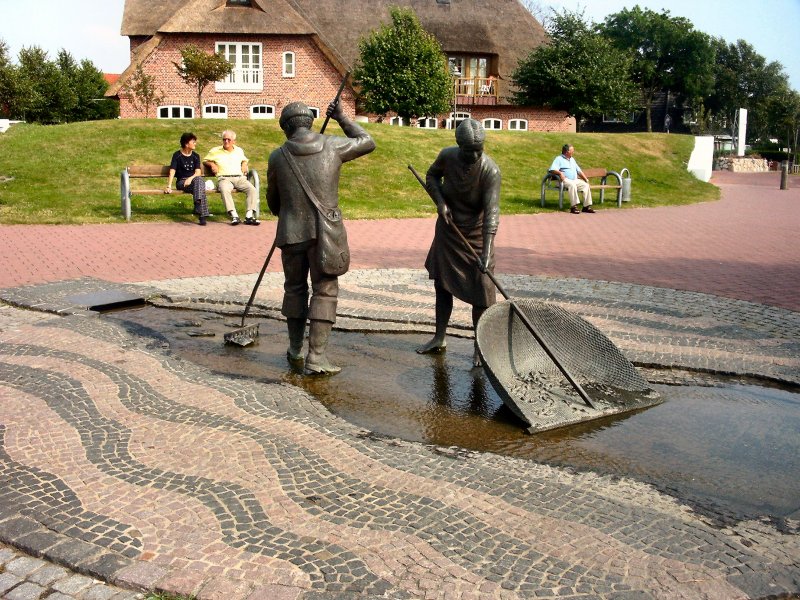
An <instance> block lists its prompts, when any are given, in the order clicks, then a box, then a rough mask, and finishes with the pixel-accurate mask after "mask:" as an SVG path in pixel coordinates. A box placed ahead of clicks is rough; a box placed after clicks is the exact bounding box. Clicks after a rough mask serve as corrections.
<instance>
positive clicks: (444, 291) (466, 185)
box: [417, 119, 500, 367]
mask: <svg viewBox="0 0 800 600" xmlns="http://www.w3.org/2000/svg"><path fill="white" fill-rule="evenodd" d="M485 137H486V133H485V131H484V129H483V126H482V125H481V124H480V123H479V122H478V121H475V120H474V119H466V120H465V121H463V122H462V123H461V124H460V125H459V126H458V129H456V142H457V143H458V146H453V147H450V148H445V149H444V150H442V151H441V152H440V153H439V156H438V157H437V158H436V160H435V161H434V163H433V164H432V165H431V166H430V168H429V169H428V173H427V177H426V178H425V180H426V184H427V188H428V190H430V192H431V196H433V198H434V199H435V200H436V206H437V211H438V214H439V217H438V218H437V220H436V232H435V234H434V238H433V243H432V244H431V249H430V251H429V252H428V258H427V259H426V260H425V268H426V269H427V270H428V275H429V277H430V279H433V280H434V289H435V290H436V332H435V334H434V336H433V338H432V339H431V340H430V341H429V342H428V343H427V344H424V345H423V346H420V347H419V348H417V352H418V353H420V354H429V353H436V352H443V351H444V349H445V347H446V346H447V342H446V341H445V335H446V332H447V324H448V323H449V321H450V315H451V313H452V311H453V296H455V297H456V298H458V299H459V300H462V301H463V302H466V303H467V304H471V305H472V324H473V326H475V325H477V324H478V319H480V317H481V315H482V314H483V311H485V310H486V309H487V308H488V307H489V306H491V305H492V304H494V302H495V287H494V284H493V283H492V280H491V279H490V278H489V277H488V276H487V275H486V274H485V272H486V271H491V272H492V273H493V272H494V236H495V234H496V233H497V226H498V224H499V221H500V169H498V168H497V165H496V164H495V163H494V161H493V160H492V159H491V158H489V157H488V156H487V155H486V154H484V153H483V142H484V139H485ZM452 225H455V226H456V227H457V228H458V230H459V231H460V232H461V233H462V235H463V236H464V237H465V238H466V239H467V241H468V242H469V244H470V246H472V248H473V250H474V251H475V253H476V254H477V255H478V256H480V264H476V262H475V259H474V258H473V256H472V254H471V253H470V251H469V249H467V248H466V247H465V246H464V242H463V241H462V240H461V238H460V237H459V236H458V234H456V233H455V232H454V231H453V226H452ZM472 362H473V365H474V366H476V367H477V366H480V365H481V360H480V355H479V354H478V347H477V343H476V345H475V352H474V355H473V358H472Z"/></svg>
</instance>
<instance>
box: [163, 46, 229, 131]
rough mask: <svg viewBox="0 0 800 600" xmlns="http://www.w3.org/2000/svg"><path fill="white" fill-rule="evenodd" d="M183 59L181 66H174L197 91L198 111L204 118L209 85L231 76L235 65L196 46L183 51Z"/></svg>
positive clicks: (219, 55)
mask: <svg viewBox="0 0 800 600" xmlns="http://www.w3.org/2000/svg"><path fill="white" fill-rule="evenodd" d="M181 59H182V61H181V64H178V63H173V64H174V65H175V68H176V69H178V75H180V77H181V79H183V80H184V81H185V82H186V83H187V84H188V85H190V86H192V87H193V88H194V89H195V90H196V91H197V110H198V114H200V115H201V116H202V112H203V91H204V90H205V89H206V87H207V86H208V84H209V83H214V82H215V81H219V80H221V79H223V78H225V77H227V76H228V75H230V74H231V72H232V71H233V65H232V64H231V63H230V62H228V60H227V59H226V58H225V57H224V56H222V55H221V54H209V53H207V52H203V51H202V50H200V48H198V47H197V46H194V45H189V46H186V47H185V48H183V49H182V50H181Z"/></svg>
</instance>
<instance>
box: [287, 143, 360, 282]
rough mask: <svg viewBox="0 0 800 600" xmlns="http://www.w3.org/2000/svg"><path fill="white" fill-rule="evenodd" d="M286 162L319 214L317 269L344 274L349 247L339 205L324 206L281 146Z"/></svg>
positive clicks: (347, 265)
mask: <svg viewBox="0 0 800 600" xmlns="http://www.w3.org/2000/svg"><path fill="white" fill-rule="evenodd" d="M281 152H282V153H283V156H284V158H286V162H287V163H289V167H290V168H291V169H292V173H294V176H295V177H296V178H297V181H299V182H300V186H301V187H302V188H303V191H305V193H306V196H308V199H309V200H310V201H311V204H313V205H314V206H315V207H316V209H317V212H318V213H319V216H318V217H317V261H318V267H319V270H320V271H322V272H323V273H324V274H325V275H344V274H345V273H347V270H348V269H349V268H350V248H349V247H348V245H347V231H345V228H344V221H343V220H342V211H341V210H339V207H338V206H337V207H336V208H325V207H324V206H323V205H322V203H321V202H320V201H319V200H318V199H317V197H316V195H314V192H313V191H311V188H310V187H309V185H308V182H307V181H306V179H305V177H303V174H302V173H301V172H300V169H299V168H298V166H297V162H296V161H295V159H294V157H293V156H292V153H291V152H289V151H288V150H286V149H285V148H283V147H281Z"/></svg>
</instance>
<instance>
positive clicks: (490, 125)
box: [481, 118, 503, 131]
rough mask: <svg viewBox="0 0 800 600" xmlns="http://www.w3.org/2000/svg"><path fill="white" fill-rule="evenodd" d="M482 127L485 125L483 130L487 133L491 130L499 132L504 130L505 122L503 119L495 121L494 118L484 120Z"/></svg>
mask: <svg viewBox="0 0 800 600" xmlns="http://www.w3.org/2000/svg"><path fill="white" fill-rule="evenodd" d="M481 125H483V128H484V129H486V130H487V131H490V130H494V131H499V130H501V129H503V120H502V119H494V118H492V119H484V120H483V121H482V122H481ZM495 125H497V127H495Z"/></svg>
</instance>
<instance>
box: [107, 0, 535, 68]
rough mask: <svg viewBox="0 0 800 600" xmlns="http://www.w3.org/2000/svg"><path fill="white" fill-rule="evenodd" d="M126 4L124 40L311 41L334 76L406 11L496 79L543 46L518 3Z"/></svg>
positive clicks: (180, 0) (152, 0) (174, 0)
mask: <svg viewBox="0 0 800 600" xmlns="http://www.w3.org/2000/svg"><path fill="white" fill-rule="evenodd" d="M252 2H253V7H252V8H242V7H233V6H227V3H226V1H225V0H125V12H124V15H123V18H122V35H126V36H151V35H155V34H156V33H162V34H166V33H227V34H231V35H233V34H237V33H244V34H281V33H282V34H313V35H314V38H315V41H316V42H317V43H318V44H319V45H320V47H321V48H323V51H325V53H326V54H327V55H328V56H329V58H332V59H333V61H334V64H336V66H337V68H339V69H352V68H353V66H354V65H355V63H356V61H357V59H358V56H359V52H358V42H359V40H360V39H361V38H362V37H364V36H366V35H368V34H369V33H370V32H371V31H373V30H375V29H377V28H378V27H380V25H381V24H382V23H388V22H390V18H389V7H391V6H410V7H411V8H413V9H414V11H415V12H416V13H417V15H418V16H419V19H420V22H421V23H422V26H423V27H424V28H425V29H426V30H427V31H429V32H430V33H432V34H433V35H434V36H436V38H437V39H438V40H439V42H440V43H441V44H442V48H443V49H444V51H445V52H447V53H462V52H463V53H472V54H496V55H498V56H499V57H500V61H499V71H500V73H499V74H500V76H501V77H506V78H507V77H509V76H510V74H511V72H512V71H513V70H514V69H515V68H516V66H517V61H518V60H519V59H521V58H523V57H524V56H526V55H527V54H528V52H530V51H531V50H532V49H533V48H535V47H536V46H538V45H540V44H541V43H543V42H544V41H545V39H546V35H545V32H544V29H542V26H541V25H540V24H539V23H538V22H537V21H536V19H534V18H533V16H532V15H531V14H530V13H529V12H528V11H527V10H526V9H525V8H524V7H523V6H522V4H521V3H520V2H519V0H449V2H442V1H437V0H405V1H403V0H252Z"/></svg>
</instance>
